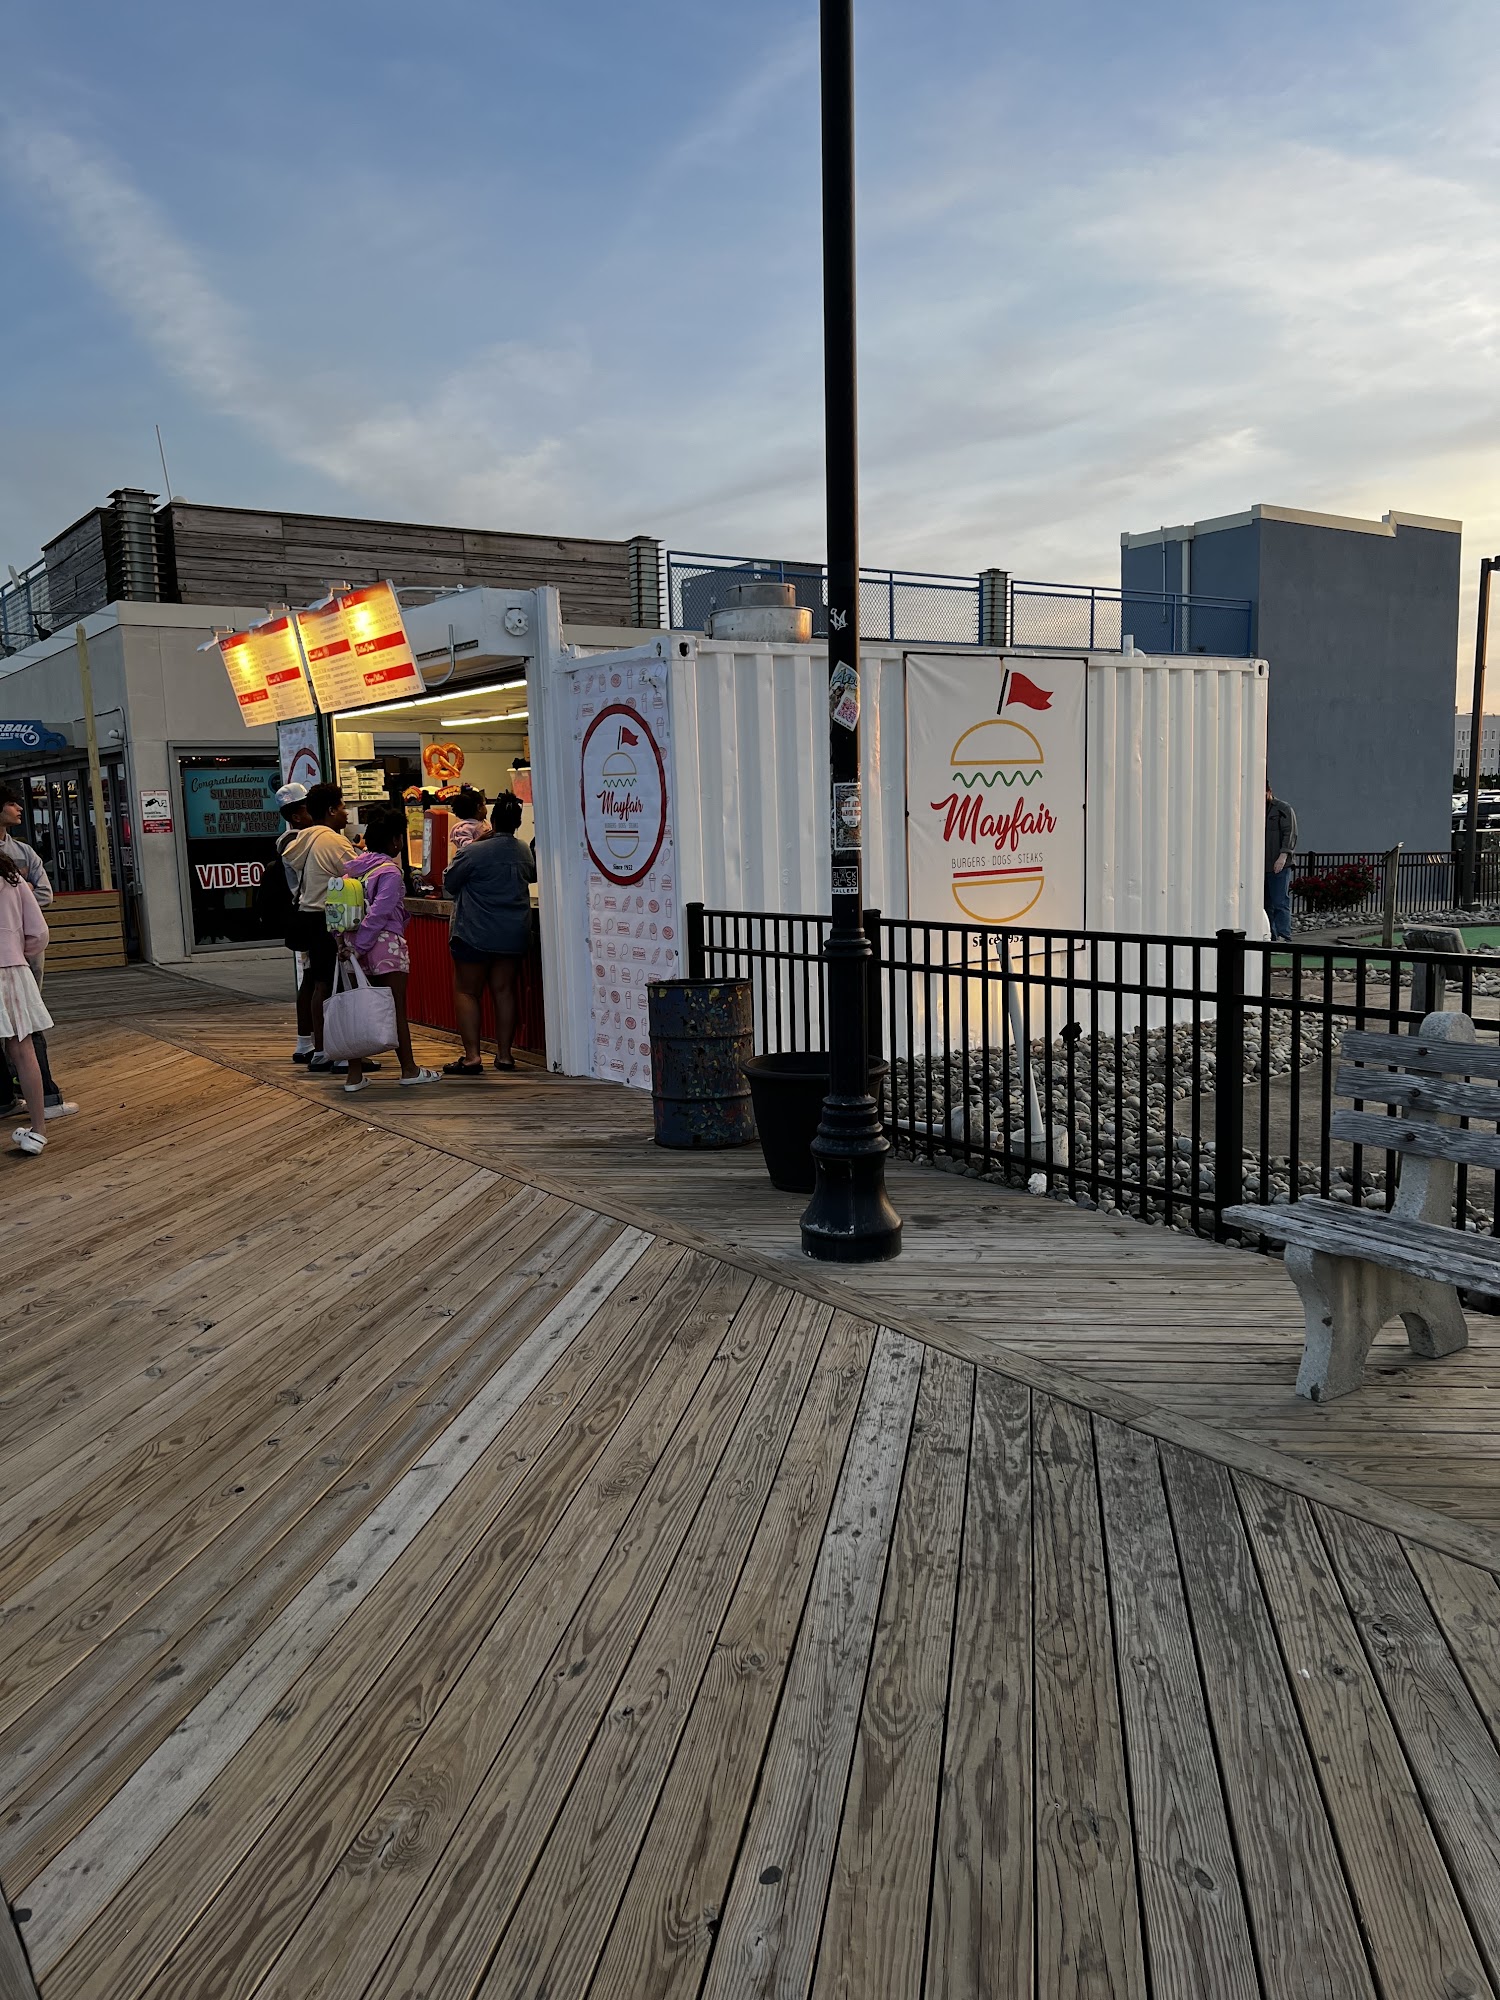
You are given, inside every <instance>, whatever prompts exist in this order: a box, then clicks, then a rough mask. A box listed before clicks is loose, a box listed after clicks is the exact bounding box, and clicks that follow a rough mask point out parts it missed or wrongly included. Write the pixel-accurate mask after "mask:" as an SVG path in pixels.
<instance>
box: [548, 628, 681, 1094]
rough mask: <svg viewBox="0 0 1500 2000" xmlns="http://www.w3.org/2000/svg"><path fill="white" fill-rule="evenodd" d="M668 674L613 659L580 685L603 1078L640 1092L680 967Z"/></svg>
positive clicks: (577, 716)
mask: <svg viewBox="0 0 1500 2000" xmlns="http://www.w3.org/2000/svg"><path fill="white" fill-rule="evenodd" d="M666 671H667V670H666V667H665V666H664V664H663V663H662V662H660V661H658V660H649V659H648V660H638V661H620V660H615V661H613V662H611V661H609V660H604V661H602V662H601V663H600V665H598V666H590V665H588V664H587V663H586V662H585V663H584V664H582V665H580V666H579V667H578V668H577V670H576V671H575V672H574V673H573V674H572V676H571V679H572V716H573V754H574V758H575V760H576V762H575V768H576V770H577V773H578V787H579V804H580V808H581V811H582V814H583V834H584V845H585V848H586V849H587V854H588V928H589V956H590V961H591V969H592V974H593V991H592V995H591V1012H592V1016H593V1039H594V1049H593V1073H594V1075H595V1076H600V1077H610V1078H613V1079H615V1080H616V1081H617V1082H620V1083H629V1084H634V1085H636V1086H637V1087H638V1088H640V1089H649V1088H650V1085H651V1044H650V1039H649V1032H648V1027H647V1015H646V987H647V983H648V982H649V981H650V980H653V979H670V978H675V977H676V976H677V974H678V973H679V971H680V970H681V949H680V931H681V926H680V922H679V915H678V906H677V856H676V848H675V843H674V841H673V838H672V798H671V782H670V772H671V718H670V713H669V710H668V706H667V690H666Z"/></svg>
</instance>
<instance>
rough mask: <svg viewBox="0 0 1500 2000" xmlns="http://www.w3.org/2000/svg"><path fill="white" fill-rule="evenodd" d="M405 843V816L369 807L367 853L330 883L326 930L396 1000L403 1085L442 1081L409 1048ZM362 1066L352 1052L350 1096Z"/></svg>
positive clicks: (360, 1080) (359, 1083)
mask: <svg viewBox="0 0 1500 2000" xmlns="http://www.w3.org/2000/svg"><path fill="white" fill-rule="evenodd" d="M405 845H406V814H405V813H404V812H402V811H401V809H400V807H399V806H392V805H376V806H371V808H370V813H369V817H368V819H367V820H366V821H365V851H364V853H363V854H356V855H355V856H354V858H353V860H351V861H349V862H346V863H345V866H344V874H343V878H342V881H341V882H340V883H339V884H338V885H337V886H335V884H334V883H333V882H330V883H329V886H328V900H327V910H328V916H329V921H330V928H332V929H334V930H335V932H336V935H337V937H338V948H339V951H340V953H341V954H347V953H348V952H351V951H352V952H354V953H356V954H357V955H358V957H359V962H360V964H361V965H362V966H363V967H364V969H365V971H366V972H367V973H368V974H369V977H370V982H371V984H372V985H375V986H388V987H389V988H390V990H391V993H392V994H393V996H394V998H395V1002H396V1053H397V1055H398V1056H399V1057H400V1059H401V1081H402V1083H403V1084H424V1083H441V1082H442V1075H441V1073H440V1072H439V1071H438V1070H435V1069H424V1068H422V1067H421V1065H420V1064H419V1063H418V1062H417V1059H416V1057H415V1056H414V1055H413V1054H412V1049H411V1023H410V1021H409V1020H408V1019H407V1013H406V982H407V978H408V976H409V974H410V972H411V954H410V952H409V951H408V950H407V945H406V874H405V871H404V869H403V868H402V866H401V861H400V858H399V857H400V856H401V854H402V852H403V850H404V848H405ZM365 1068H366V1064H365V1063H363V1062H361V1061H360V1060H359V1058H358V1057H356V1056H351V1058H350V1060H349V1074H348V1076H347V1078H346V1079H345V1082H344V1088H345V1090H347V1091H348V1092H349V1093H350V1094H351V1095H353V1093H354V1092H355V1091H357V1090H364V1089H365V1088H366V1087H367V1085H368V1083H369V1078H368V1077H367V1076H366V1075H365Z"/></svg>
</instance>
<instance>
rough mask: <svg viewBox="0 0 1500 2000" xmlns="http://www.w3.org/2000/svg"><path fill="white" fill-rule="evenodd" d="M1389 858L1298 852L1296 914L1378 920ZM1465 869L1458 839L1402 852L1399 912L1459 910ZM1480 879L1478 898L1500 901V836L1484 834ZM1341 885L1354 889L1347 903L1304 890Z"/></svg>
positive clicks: (1294, 873)
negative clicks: (1316, 896)
mask: <svg viewBox="0 0 1500 2000" xmlns="http://www.w3.org/2000/svg"><path fill="white" fill-rule="evenodd" d="M1387 858H1388V857H1387V856H1386V855H1385V854H1382V853H1378V852H1369V851H1353V850H1351V851H1347V852H1345V851H1342V850H1341V851H1338V852H1334V851H1331V850H1326V849H1316V850H1308V851H1303V850H1301V849H1299V850H1298V852H1297V853H1295V854H1294V855H1293V856H1292V859H1291V871H1292V909H1293V911H1294V912H1296V913H1297V914H1299V915H1300V914H1307V915H1316V914H1317V911H1318V909H1319V907H1322V908H1325V909H1327V911H1328V913H1329V919H1330V921H1332V922H1337V921H1338V919H1339V918H1340V917H1341V916H1353V917H1376V916H1378V915H1379V914H1380V911H1381V909H1382V906H1383V903H1384V900H1385V893H1386V864H1387ZM1463 866H1464V864H1463V853H1462V841H1461V837H1460V836H1457V835H1455V837H1454V842H1453V845H1452V847H1451V848H1447V849H1437V850H1434V851H1433V852H1430V853H1424V852H1422V851H1420V850H1413V851H1412V852H1410V853H1408V852H1407V851H1406V849H1404V848H1403V849H1402V850H1401V852H1400V854H1399V855H1398V856H1397V859H1396V894H1395V908H1396V910H1397V912H1398V913H1404V914H1407V915H1411V916H1420V915H1421V914H1422V913H1423V912H1424V911H1433V910H1453V909H1457V908H1459V907H1460V905H1461V904H1462V902H1463V900H1464V897H1463V887H1464V875H1463ZM1478 876H1479V880H1478V883H1477V885H1476V900H1477V901H1478V902H1480V903H1500V834H1494V833H1485V834H1481V835H1480V839H1479V854H1478ZM1341 881H1342V882H1345V883H1348V884H1350V885H1351V892H1350V893H1349V894H1348V896H1347V899H1345V898H1342V897H1341V898H1340V899H1339V900H1336V901H1334V902H1331V903H1324V902H1321V899H1313V898H1310V897H1309V896H1308V895H1307V894H1306V893H1305V891H1304V885H1309V884H1310V885H1312V886H1314V887H1320V886H1321V885H1323V884H1326V885H1328V892H1331V891H1332V890H1334V889H1336V888H1337V886H1338V884H1339V883H1340V882H1341Z"/></svg>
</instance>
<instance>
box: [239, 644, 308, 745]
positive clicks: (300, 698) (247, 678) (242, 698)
mask: <svg viewBox="0 0 1500 2000" xmlns="http://www.w3.org/2000/svg"><path fill="white" fill-rule="evenodd" d="M219 657H220V658H221V659H222V660H223V662H224V670H225V672H226V673H227V674H228V675H229V685H230V686H231V687H232V688H233V689H234V698H235V700H236V701H237V702H238V703H239V705H240V716H241V718H242V719H243V721H244V723H245V725H246V727H247V728H250V729H254V728H255V727H256V726H257V724H259V723H262V722H287V721H290V720H291V719H292V718H293V717H295V716H299V715H311V714H312V712H313V698H312V690H311V689H310V688H309V687H308V685H307V677H306V675H305V674H304V673H303V671H302V654H301V651H300V650H299V648H298V645H297V634H296V632H295V631H294V630H293V627H292V621H291V618H290V617H282V618H268V619H267V620H266V622H265V623H264V624H263V625H252V626H251V628H250V630H249V631H248V632H224V633H221V634H220V637H219Z"/></svg>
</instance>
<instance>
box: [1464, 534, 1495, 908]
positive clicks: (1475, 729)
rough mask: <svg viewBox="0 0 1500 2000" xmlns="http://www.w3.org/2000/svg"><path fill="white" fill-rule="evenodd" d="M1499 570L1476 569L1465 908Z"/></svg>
mask: <svg viewBox="0 0 1500 2000" xmlns="http://www.w3.org/2000/svg"><path fill="white" fill-rule="evenodd" d="M1496 569H1500V556H1486V557H1485V558H1484V560H1483V561H1482V562H1481V563H1480V565H1479V629H1478V631H1477V632H1476V634H1475V637H1474V712H1473V720H1472V721H1471V722H1470V725H1469V810H1468V814H1467V817H1466V819H1465V821H1464V904H1465V907H1466V908H1468V909H1470V910H1472V909H1474V908H1475V907H1476V906H1477V904H1478V902H1479V762H1480V752H1481V750H1482V749H1483V747H1484V665H1485V654H1486V653H1487V651H1488V649H1489V636H1490V572H1491V571H1492V570H1496Z"/></svg>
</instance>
